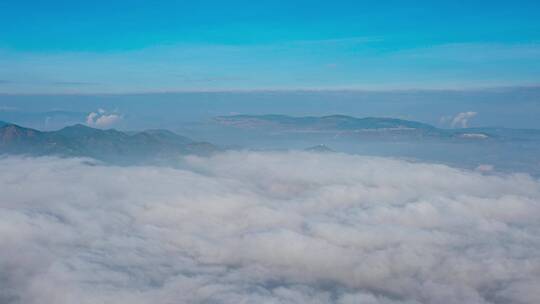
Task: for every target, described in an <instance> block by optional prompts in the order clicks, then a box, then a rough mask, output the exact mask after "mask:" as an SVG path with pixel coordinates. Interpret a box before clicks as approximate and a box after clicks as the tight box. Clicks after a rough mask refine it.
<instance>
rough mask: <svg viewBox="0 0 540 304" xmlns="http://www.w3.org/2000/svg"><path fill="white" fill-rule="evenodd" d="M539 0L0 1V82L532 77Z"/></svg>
mask: <svg viewBox="0 0 540 304" xmlns="http://www.w3.org/2000/svg"><path fill="white" fill-rule="evenodd" d="M539 20H540V4H539V3H538V1H511V2H509V1H445V3H442V1H414V2H412V1H384V3H383V1H139V0H130V1H127V0H125V1H124V0H119V1H101V0H98V1H12V0H6V1H2V2H1V3H0V28H1V29H2V30H1V31H0V92H3V93H131V92H164V91H165V92H169V91H192V90H194V91H198V90H202V91H206V90H218V91H219V90H237V89H239V90H253V89H271V90H273V89H299V88H301V89H343V88H347V89H375V90H379V89H381V90H386V89H396V88H398V89H401V88H406V89H408V88H423V89H430V88H458V89H459V88H470V87H473V88H476V87H493V86H495V87H497V86H521V85H536V84H538V83H540V21H539Z"/></svg>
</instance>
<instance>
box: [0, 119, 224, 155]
mask: <svg viewBox="0 0 540 304" xmlns="http://www.w3.org/2000/svg"><path fill="white" fill-rule="evenodd" d="M217 150H219V148H218V147H216V146H214V145H212V144H210V143H206V142H197V141H194V140H192V139H190V138H187V137H184V136H180V135H177V134H175V133H173V132H170V131H167V130H148V131H143V132H135V133H127V132H121V131H117V130H114V129H110V130H100V129H94V128H90V127H88V126H85V125H81V124H78V125H74V126H70V127H65V128H63V129H61V130H58V131H51V132H42V131H38V130H35V129H30V128H25V127H21V126H18V125H15V124H10V123H6V122H1V121H0V154H3V153H7V154H24V155H32V156H36V155H58V156H76V157H91V158H94V159H98V160H103V161H110V162H114V163H120V164H121V163H133V162H146V161H154V160H167V159H172V158H175V157H177V156H179V155H185V154H199V155H207V154H210V153H213V152H215V151H217Z"/></svg>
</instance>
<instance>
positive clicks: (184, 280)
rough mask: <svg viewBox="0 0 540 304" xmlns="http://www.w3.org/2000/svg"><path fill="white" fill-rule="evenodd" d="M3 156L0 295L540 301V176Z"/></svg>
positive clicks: (357, 162)
mask: <svg viewBox="0 0 540 304" xmlns="http://www.w3.org/2000/svg"><path fill="white" fill-rule="evenodd" d="M180 167H181V168H176V169H175V168H166V167H150V166H148V167H142V166H138V167H116V166H105V165H101V164H96V163H95V162H93V161H89V160H84V159H58V158H19V157H4V158H0V303H25V304H26V303H28V304H34V303H40V304H43V303H55V304H62V303H81V304H84V303H130V304H137V303H171V304H172V303H231V304H232V303H339V304H349V303H365V304H375V303H381V304H382V303H411V304H412V303H446V304H452V303H456V304H457V303H460V304H462V303H540V288H539V286H540V181H538V180H536V179H534V178H531V177H529V176H528V175H524V174H513V175H499V174H497V173H489V174H482V173H481V172H473V171H464V170H460V169H454V168H450V167H447V166H443V165H436V164H422V163H412V162H407V161H403V160H397V159H388V158H374V157H362V156H353V155H345V154H338V153H330V154H317V153H307V152H230V153H223V154H219V155H215V156H212V157H209V158H204V157H187V158H185V159H184V160H183V161H182V164H181V165H180Z"/></svg>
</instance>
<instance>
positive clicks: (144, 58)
mask: <svg viewBox="0 0 540 304" xmlns="http://www.w3.org/2000/svg"><path fill="white" fill-rule="evenodd" d="M0 51H1V50H0ZM1 53H2V55H3V56H1V57H0V65H2V66H4V67H6V68H5V69H2V71H0V77H1V78H2V79H5V80H9V82H6V83H4V84H2V86H1V87H0V90H1V91H0V92H4V93H100V92H101V93H129V92H162V91H183V90H235V89H241V90H251V89H297V88H306V89H343V88H353V89H354V88H357V89H396V88H397V89H399V88H406V89H407V88H427V89H429V88H470V87H486V86H512V85H533V84H537V83H538V77H540V74H539V73H538V71H540V69H538V68H535V67H540V66H539V64H538V62H540V60H539V59H540V46H539V45H538V44H535V43H530V44H489V43H461V44H440V45H435V46H431V47H427V46H421V45H419V46H415V47H410V48H405V47H401V48H396V47H392V44H391V42H388V41H386V40H385V39H358V38H356V39H352V38H351V39H337V40H315V41H309V42H307V41H291V42H282V43H270V44H254V45H220V44H177V45H168V46H153V47H149V48H144V49H139V50H127V51H109V52H73V51H72V52H59V51H57V52H49V53H40V52H16V51H8V50H4V51H1ZM329 67H330V68H329ZM25 75H32V77H31V79H28V77H27V76H25ZM177 75H184V76H182V77H177ZM58 79H69V80H71V81H69V83H70V84H71V85H66V84H65V81H59V80H58ZM193 80H195V81H193ZM51 83H57V85H52V86H51V85H50V84H51Z"/></svg>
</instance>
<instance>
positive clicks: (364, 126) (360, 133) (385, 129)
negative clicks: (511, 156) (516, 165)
mask: <svg viewBox="0 0 540 304" xmlns="http://www.w3.org/2000/svg"><path fill="white" fill-rule="evenodd" d="M214 121H215V122H216V123H218V124H219V125H222V126H224V127H233V128H237V129H244V130H264V131H268V132H275V133H284V134H294V133H301V134H315V135H331V136H350V137H358V138H375V139H390V140H395V139H406V140H410V139H442V140H475V141H478V140H528V139H535V140H540V130H523V129H508V128H463V129H441V128H437V127H434V126H432V125H429V124H425V123H421V122H416V121H410V120H403V119H397V118H381V117H366V118H356V117H352V116H346V115H330V116H321V117H314V116H306V117H292V116H287V115H232V116H218V117H216V118H215V119H214Z"/></svg>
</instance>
